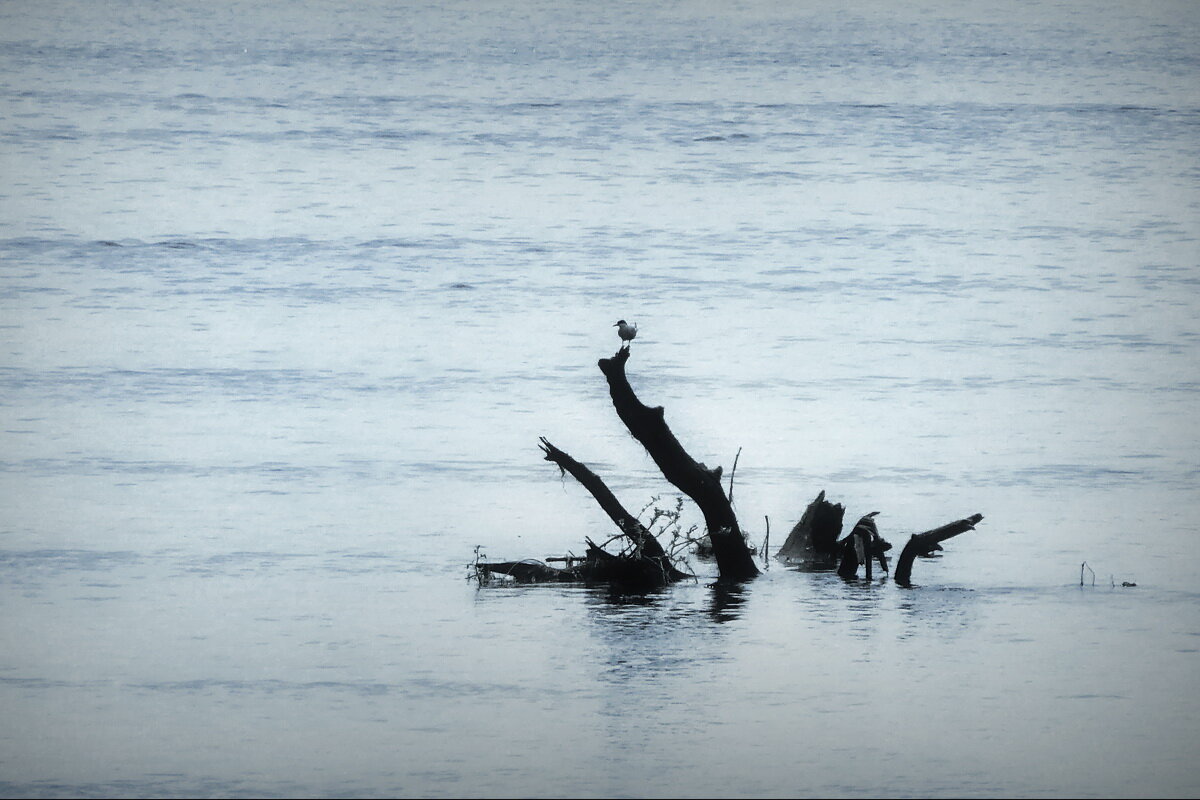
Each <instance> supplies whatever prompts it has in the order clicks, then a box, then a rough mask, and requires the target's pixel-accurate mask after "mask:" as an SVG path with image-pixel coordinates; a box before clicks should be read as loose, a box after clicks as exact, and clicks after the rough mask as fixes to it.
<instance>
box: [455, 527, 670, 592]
mask: <svg viewBox="0 0 1200 800" xmlns="http://www.w3.org/2000/svg"><path fill="white" fill-rule="evenodd" d="M586 541H587V553H586V554H585V555H583V556H580V557H575V556H565V557H560V558H548V559H546V561H562V562H565V563H566V565H567V566H566V567H564V568H562V569H560V568H558V567H552V566H550V565H549V564H547V563H546V562H545V561H538V560H537V559H532V558H527V559H524V560H522V561H477V562H476V563H475V577H476V579H477V580H478V581H479V582H480V584H483V583H484V582H486V581H487V580H489V579H491V578H494V577H495V576H497V575H503V576H506V577H508V578H511V579H512V580H513V581H515V582H516V583H583V584H586V585H588V586H608V587H609V588H610V589H613V590H615V591H618V592H645V591H651V590H654V589H661V588H662V587H663V586H666V585H667V584H669V583H671V582H672V581H674V580H678V579H679V578H688V577H691V576H690V575H687V574H686V573H683V572H679V571H678V570H676V569H674V568H672V567H669V566H668V567H666V568H664V566H663V563H662V562H661V561H658V560H656V559H651V558H646V557H645V556H643V555H638V554H630V553H622V554H619V555H614V554H613V553H610V552H608V551H607V550H605V549H604V548H602V547H600V546H599V545H597V544H596V543H595V542H593V541H592V540H591V539H587V540H586Z"/></svg>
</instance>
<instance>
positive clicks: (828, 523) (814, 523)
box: [775, 489, 846, 567]
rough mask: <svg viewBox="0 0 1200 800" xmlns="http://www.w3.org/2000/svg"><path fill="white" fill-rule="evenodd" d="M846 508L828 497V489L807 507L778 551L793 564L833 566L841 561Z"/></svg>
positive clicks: (782, 559)
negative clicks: (840, 540)
mask: <svg viewBox="0 0 1200 800" xmlns="http://www.w3.org/2000/svg"><path fill="white" fill-rule="evenodd" d="M845 514H846V509H845V508H843V507H842V506H841V505H839V504H836V503H831V502H829V501H828V500H826V499H825V490H824V489H822V490H821V493H820V494H819V495H817V499H816V500H813V501H812V502H811V503H809V504H808V508H806V509H804V516H802V517H800V521H799V522H797V523H796V525H795V527H793V528H792V532H791V533H789V534H788V537H787V540H786V541H784V543H783V547H780V548H779V551H778V552H776V553H775V557H776V558H778V559H779V560H780V561H784V562H787V563H789V564H795V563H805V564H809V565H811V566H822V567H832V566H834V565H835V564H836V563H837V557H838V552H839V548H838V538H839V537H840V536H841V535H842V518H843V517H844V516H845Z"/></svg>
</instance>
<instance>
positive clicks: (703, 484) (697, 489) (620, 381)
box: [599, 347, 758, 581]
mask: <svg viewBox="0 0 1200 800" xmlns="http://www.w3.org/2000/svg"><path fill="white" fill-rule="evenodd" d="M629 353H630V348H627V347H623V348H621V349H620V350H618V351H617V352H616V354H615V355H614V356H613V357H612V358H602V359H600V363H599V366H600V371H601V372H602V373H604V377H605V378H606V379H607V380H608V390H609V394H610V395H611V397H612V402H613V407H614V408H615V409H616V411H617V416H619V417H620V418H621V421H622V422H624V423H625V427H626V428H628V429H629V432H630V433H631V434H633V437H634V438H635V439H637V440H638V441H639V442H641V443H642V446H643V447H645V448H646V452H647V453H649V454H650V457H651V458H652V459H653V460H654V463H655V464H656V465H658V469H659V471H661V472H662V474H663V477H665V478H666V479H667V480H668V481H670V482H671V484H673V485H674V486H675V487H676V488H677V489H679V491H681V492H683V493H684V494H686V495H687V496H688V497H690V498H691V499H692V500H693V501H694V502H695V503H696V505H697V506H698V507H699V508H700V513H701V514H703V516H704V524H705V527H706V528H707V529H708V536H709V539H710V540H711V541H712V545H713V556H714V557H715V558H716V561H717V570H718V571H719V572H720V576H721V579H722V580H726V581H742V580H748V579H750V578H753V577H755V576H756V575H758V567H756V566H755V564H754V556H753V554H752V552H751V551H750V548H749V546H748V545H747V544H746V540H745V538H744V537H743V536H742V530H741V527H740V526H739V525H738V521H737V515H736V514H734V512H733V506H732V505H731V504H730V502H729V498H728V496H726V494H725V490H724V488H723V487H722V486H721V468H720V467H717V468H716V469H709V468H708V467H707V466H705V465H704V464H702V463H699V462H697V461H696V460H695V459H693V458H692V457H691V456H690V455H688V453H687V451H686V450H684V449H683V445H681V444H680V443H679V440H678V439H676V438H675V434H674V433H672V432H671V429H670V428H669V427H668V426H667V423H666V420H665V419H664V417H663V407H662V406H655V407H654V408H651V407H649V406H646V405H644V404H643V403H642V401H641V400H639V399H638V397H637V394H636V393H635V392H634V391H633V387H631V386H630V385H629V379H628V378H627V377H626V375H625V362H626V361H628V360H629Z"/></svg>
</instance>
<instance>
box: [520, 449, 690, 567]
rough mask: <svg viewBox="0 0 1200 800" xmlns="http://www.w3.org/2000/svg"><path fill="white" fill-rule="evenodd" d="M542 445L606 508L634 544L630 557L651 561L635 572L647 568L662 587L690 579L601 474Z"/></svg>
mask: <svg viewBox="0 0 1200 800" xmlns="http://www.w3.org/2000/svg"><path fill="white" fill-rule="evenodd" d="M539 446H540V447H541V448H542V452H543V453H544V454H545V458H546V460H547V461H550V462H552V463H554V464H557V465H558V468H559V469H560V470H562V471H564V472H569V473H571V476H572V477H573V478H575V480H577V481H579V483H580V484H581V485H582V486H583V488H585V489H587V490H588V491H589V492H591V495H592V497H594V498H595V499H596V502H597V503H599V504H600V508H602V509H604V513H606V514H608V517H609V519H611V520H612V521H613V522H614V523H615V524H616V526H617V529H618V530H620V531H621V533H622V534H624V535H625V536H626V537H627V538H628V539H629V541H630V542H631V543H632V544H633V552H632V553H631V554H630V557H631V558H634V559H643V560H645V561H647V562H649V563H648V564H645V565H642V567H638V568H637V569H636V570H634V571H635V572H637V571H642V569H643V567H644V568H645V570H644V571H645V572H646V574H648V575H650V576H657V578H658V581H657V582H658V584H659V585H662V584H664V583H670V582H671V581H677V580H680V579H682V578H687V577H691V576H689V575H688V574H687V573H684V572H680V571H679V570H678V569H676V568H675V565H674V564H672V563H671V558H670V556H668V555H667V552H666V551H665V550H664V549H663V546H662V544H660V543H659V541H658V539H655V538H654V534H652V533H651V532H650V531H649V530H648V529H647V528H646V526H645V525H643V524H642V523H641V522H639V521H638V519H637V517H635V516H634V515H633V514H630V513H629V512H628V511H626V510H625V507H624V506H623V505H621V503H620V501H619V500H617V498H616V495H614V494H613V493H612V491H611V490H610V489H609V488H608V486H607V484H605V483H604V481H603V480H601V479H600V476H599V475H597V474H596V473H594V472H592V471H591V470H590V469H588V468H587V467H586V466H584V465H583V464H581V463H579V462H578V461H576V460H575V459H573V458H571V456H569V455H568V454H567V453H565V452H563V451H562V450H560V449H559V448H557V447H555V446H554V445H552V444H551V443H550V442H549V440H547V439H546V437H544V436H543V437H542V440H541V445H539ZM595 549H596V550H599V552H601V553H605V552H606V551H604V550H601V549H600V548H595ZM609 566H612V565H609Z"/></svg>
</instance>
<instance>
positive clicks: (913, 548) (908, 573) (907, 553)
mask: <svg viewBox="0 0 1200 800" xmlns="http://www.w3.org/2000/svg"><path fill="white" fill-rule="evenodd" d="M982 519H983V514H972V515H971V516H969V517H967V518H965V519H960V520H956V521H954V522H951V523H950V524H949V525H943V526H942V527H940V528H934V529H933V530H931V531H925V532H924V533H914V534H913V535H912V537H910V538H909V540H908V544H906V545H904V549H903V550H902V551H900V558H898V559H896V574H895V575H894V576H893V577H894V580H895V581H896V583H898V584H900V585H901V586H911V585H912V565H913V561H914V560H915V559H916V557H917V556H929V555H932V554H934V553H936V552H937V551H939V550H941V549H942V545H941V543H942V542H944V541H946V540H947V539H949V538H951V537H954V536H958V535H959V534H960V533H966V532H967V531H970V530H974V529H975V526H976V525H978V524H979V522H980V521H981V520H982Z"/></svg>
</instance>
